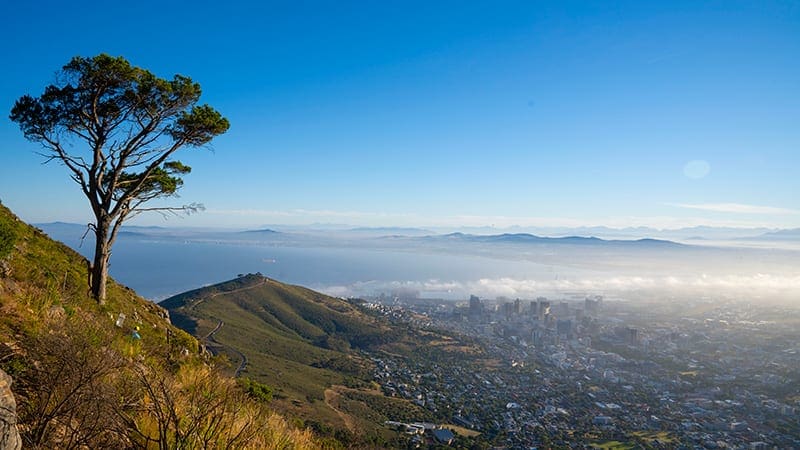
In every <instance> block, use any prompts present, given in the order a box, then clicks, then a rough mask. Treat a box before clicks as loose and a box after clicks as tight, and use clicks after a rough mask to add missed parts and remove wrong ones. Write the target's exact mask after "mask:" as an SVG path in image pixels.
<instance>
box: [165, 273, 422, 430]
mask: <svg viewBox="0 0 800 450" xmlns="http://www.w3.org/2000/svg"><path fill="white" fill-rule="evenodd" d="M161 306H164V307H165V308H167V309H168V310H169V311H170V314H171V315H172V317H173V319H174V320H175V323H176V325H178V326H180V327H182V328H184V329H185V330H187V331H189V332H191V333H192V334H193V335H195V336H197V337H199V338H201V339H203V338H205V339H204V342H205V344H206V345H208V347H209V348H210V349H211V350H212V351H214V352H219V353H224V354H226V355H228V356H229V357H230V359H231V361H232V366H231V371H233V372H236V373H237V374H239V375H241V376H243V377H249V378H252V379H254V380H257V381H259V382H262V383H265V384H267V385H269V386H271V387H272V388H273V389H274V392H275V395H274V397H275V400H274V401H273V406H274V407H276V408H278V409H279V410H281V411H283V412H285V413H287V414H289V415H291V416H293V417H298V418H302V419H303V420H304V421H305V422H306V423H308V424H309V425H311V426H312V427H314V428H317V429H319V430H320V431H327V432H330V433H333V434H334V435H336V436H338V437H339V438H340V439H343V440H347V441H351V442H361V443H362V444H366V443H373V444H381V443H382V444H386V443H387V442H389V441H391V440H393V439H396V438H397V435H396V433H394V432H392V431H390V430H387V429H385V427H383V422H384V421H385V420H388V419H390V418H393V417H396V416H397V415H402V416H404V417H408V418H409V419H412V418H420V419H423V418H429V417H430V415H429V413H427V412H426V411H424V410H422V409H421V408H419V407H417V406H416V405H413V404H411V403H410V402H407V401H405V400H400V399H393V398H387V397H384V396H383V394H382V393H381V392H380V391H379V390H376V386H374V385H373V384H372V383H371V381H370V380H371V377H372V369H373V363H372V362H371V360H370V359H369V358H367V357H365V353H364V352H366V351H370V350H377V349H379V348H381V347H382V346H383V345H387V344H390V343H392V342H396V341H398V340H406V339H409V338H410V337H409V336H408V335H404V334H403V333H402V332H401V330H398V329H396V328H395V327H392V326H391V325H389V324H388V323H386V322H385V321H380V320H378V319H376V318H374V317H372V316H370V315H368V314H365V313H364V312H363V311H362V310H361V309H360V308H359V307H358V306H357V305H356V304H353V303H349V302H347V301H344V300H341V299H337V298H333V297H329V296H326V295H323V294H320V293H318V292H315V291H312V290H309V289H306V288H303V287H300V286H291V285H287V284H283V283H280V282H278V281H275V280H272V279H269V278H266V277H264V276H261V275H260V274H249V275H244V276H241V277H239V278H237V279H234V280H231V281H228V282H225V283H221V284H217V285H214V286H210V287H206V288H202V289H198V290H194V291H190V292H187V293H184V294H180V295H178V296H175V297H171V298H169V299H167V300H164V301H163V302H161ZM356 398H358V399H359V400H354V399H356ZM344 403H348V404H347V405H346V406H345V405H344ZM331 428H332V429H331Z"/></svg>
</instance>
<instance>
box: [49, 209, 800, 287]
mask: <svg viewBox="0 0 800 450" xmlns="http://www.w3.org/2000/svg"><path fill="white" fill-rule="evenodd" d="M38 226H39V227H40V228H42V229H43V230H44V231H45V232H47V233H48V234H50V235H51V236H52V237H54V238H55V239H58V240H61V241H63V242H65V243H66V244H67V245H70V246H71V247H73V248H76V249H77V250H78V251H80V252H81V253H83V254H84V255H87V256H88V255H89V254H90V252H91V249H92V248H93V246H92V243H91V242H90V241H89V240H88V239H87V242H84V243H83V245H80V239H81V236H82V235H83V234H84V231H85V228H84V227H82V226H79V225H73V224H62V223H56V224H42V225H38ZM685 242H686V241H685ZM737 242H740V241H737V240H732V241H731V240H729V241H728V242H727V245H724V246H722V245H716V244H715V245H709V243H711V241H708V242H704V243H703V245H694V244H693V245H686V244H679V243H676V242H670V241H663V240H652V239H644V240H600V239H596V238H576V237H567V238H540V237H537V236H533V235H530V234H498V235H473V234H461V233H452V234H424V233H413V232H409V233H407V235H399V234H382V233H380V232H375V231H369V230H351V231H342V230H339V231H336V232H334V231H326V232H313V233H312V232H275V231H272V230H261V231H248V232H223V231H213V230H212V231H209V230H177V229H167V228H146V227H130V228H128V229H127V231H126V232H124V233H121V235H120V237H119V239H118V242H117V244H116V245H115V247H114V250H113V256H112V259H111V269H110V270H111V274H112V276H114V277H115V278H116V279H117V280H118V281H119V282H121V283H123V284H126V285H128V286H130V287H132V288H134V289H135V290H137V291H138V292H139V293H140V294H142V295H144V296H146V297H148V298H151V299H154V300H161V299H163V298H166V297H168V296H170V295H173V294H176V293H179V292H183V291H186V290H189V289H194V288H197V287H200V286H203V285H208V284H213V283H217V282H220V281H224V280H227V279H230V278H233V277H235V276H236V275H237V274H240V273H248V272H261V273H263V274H264V275H266V276H269V277H272V278H275V279H278V280H280V281H284V282H288V283H293V284H301V285H305V286H308V287H311V288H314V289H318V290H321V291H323V292H326V293H328V294H331V295H337V296H369V295H376V294H379V293H381V292H384V293H386V294H391V293H392V292H404V293H418V294H419V295H422V296H428V297H439V298H452V299H463V298H465V297H466V296H468V295H470V294H476V295H479V296H481V297H488V298H494V297H497V296H506V297H512V298H516V297H520V298H535V297H537V296H541V295H544V296H548V295H559V294H564V295H566V294H582V293H588V294H607V295H609V294H610V295H624V294H626V293H628V294H633V293H637V294H642V293H645V294H646V293H647V292H660V293H663V292H664V291H674V292H675V293H681V294H689V295H712V296H718V295H719V296H739V297H742V296H748V297H752V298H753V299H758V300H764V301H766V300H774V301H782V302H785V301H789V302H797V301H800V250H797V242H796V241H795V240H792V239H784V241H783V242H780V241H777V242H772V241H765V240H761V241H758V242H757V245H747V242H744V241H742V245H740V246H736V245H735V244H736V243H737ZM748 242H751V243H752V242H753V241H748ZM731 243H733V244H734V245H731Z"/></svg>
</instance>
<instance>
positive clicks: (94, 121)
mask: <svg viewBox="0 0 800 450" xmlns="http://www.w3.org/2000/svg"><path fill="white" fill-rule="evenodd" d="M57 80H58V83H57V84H52V85H49V86H47V87H46V88H45V89H44V93H42V94H41V95H40V96H39V97H33V96H31V95H25V96H22V97H20V98H19V99H18V100H17V101H16V102H15V104H14V107H13V108H12V109H11V115H10V118H11V120H12V121H14V122H16V123H17V124H18V125H19V127H20V130H21V131H22V133H23V134H24V135H25V137H26V138H27V139H29V140H30V141H33V142H36V143H39V144H41V146H42V147H43V148H44V153H43V155H44V156H45V158H46V160H45V161H46V162H49V161H58V162H60V163H61V164H63V166H64V167H65V168H66V169H67V173H68V174H69V176H70V178H71V179H72V180H73V181H74V182H76V183H77V184H78V185H79V186H80V188H81V191H82V192H83V194H84V195H85V196H86V198H87V199H88V201H89V203H90V206H91V210H92V212H93V213H94V216H95V223H94V224H93V226H94V228H93V231H94V233H95V236H96V242H97V243H98V247H97V248H96V250H95V256H94V261H93V269H92V270H93V273H92V278H91V280H92V286H91V289H92V294H93V295H94V297H95V298H96V299H97V300H98V301H99V302H100V303H102V302H104V301H105V300H106V278H107V274H108V259H109V257H110V254H111V245H112V244H113V243H114V240H115V238H116V233H117V232H118V231H119V228H120V226H121V225H122V224H123V223H124V222H125V220H127V219H128V218H130V217H132V216H135V215H136V214H138V213H141V212H144V211H161V212H162V213H163V212H178V211H182V212H185V213H192V212H196V211H197V210H198V209H201V208H202V207H201V206H200V205H198V204H190V205H184V206H181V207H165V206H161V207H145V206H143V204H145V203H146V202H149V201H150V200H154V199H157V198H164V197H170V196H174V195H175V194H176V192H177V190H178V189H179V188H180V187H181V186H182V185H183V180H182V179H181V175H185V174H187V173H189V172H190V170H191V168H189V167H188V166H186V165H184V164H182V163H181V162H179V161H175V160H173V159H172V156H173V154H174V153H175V152H176V151H178V150H179V149H181V148H182V147H198V146H202V145H205V144H207V143H209V142H210V141H211V140H212V139H213V138H214V137H215V136H218V135H220V134H222V133H225V132H226V131H227V130H228V128H229V126H230V123H229V122H228V120H227V119H225V118H224V117H223V116H222V115H221V114H220V113H219V112H218V111H216V110H215V109H213V108H212V107H211V106H208V105H198V104H197V102H198V101H199V99H200V93H201V90H200V85H199V84H197V83H195V82H194V81H192V79H191V78H189V77H186V76H183V75H175V76H174V77H173V78H172V80H167V79H163V78H159V77H157V76H155V75H154V74H153V73H151V72H150V71H148V70H145V69H142V68H139V67H135V66H132V65H131V64H130V63H129V62H128V61H127V60H126V59H125V58H123V57H121V56H120V57H112V56H109V55H107V54H100V55H97V56H94V57H89V58H86V57H80V56H76V57H74V58H72V60H71V61H70V62H69V63H67V64H66V65H65V66H64V67H63V68H62V70H61V73H60V74H59V76H58V77H57ZM87 155H91V156H87ZM2 248H3V247H0V250H2ZM0 254H1V253H0Z"/></svg>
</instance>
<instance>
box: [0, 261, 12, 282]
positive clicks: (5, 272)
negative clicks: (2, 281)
mask: <svg viewBox="0 0 800 450" xmlns="http://www.w3.org/2000/svg"><path fill="white" fill-rule="evenodd" d="M11 274H12V272H11V265H10V264H9V263H8V261H0V278H9V277H11Z"/></svg>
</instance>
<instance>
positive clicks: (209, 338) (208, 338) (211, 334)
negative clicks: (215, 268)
mask: <svg viewBox="0 0 800 450" xmlns="http://www.w3.org/2000/svg"><path fill="white" fill-rule="evenodd" d="M267 281H269V280H268V279H266V278H265V279H264V280H263V281H261V283H258V284H254V285H252V286H247V287H243V288H239V289H234V290H232V291H220V292H215V293H213V294H211V295H209V296H208V297H204V298H201V299H199V300H197V301H196V302H195V303H194V304H193V305H192V306H191V308H192V309H194V308H195V307H196V306H197V305H199V304H200V303H202V302H203V301H204V300H208V299H210V298H214V297H217V296H219V295H222V294H233V293H235V292H242V291H246V290H249V289H254V288H257V287H259V286H263V285H265V284H267ZM223 325H225V322H223V321H221V320H220V321H219V323H218V324H217V326H216V327H214V329H213V330H211V331H210V332H209V333H208V334H207V335H206V337H204V338H203V340H204V341H208V342H211V343H213V344H216V345H217V346H218V347H223V348H226V349H228V350H230V351H231V352H233V353H235V354H236V355H237V356H239V360H240V361H241V362H240V363H239V367H237V368H236V371H235V372H234V373H233V376H234V378H236V377H238V376H239V375H241V373H242V371H243V370H244V369H245V367H247V355H245V354H244V353H242V352H240V351H239V350H237V349H235V348H233V347H231V346H230V345H225V344H223V343H222V342H219V341H218V340H217V339H216V338H215V337H214V334H215V333H216V332H217V331H219V330H220V328H222V326H223Z"/></svg>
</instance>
